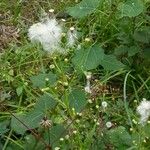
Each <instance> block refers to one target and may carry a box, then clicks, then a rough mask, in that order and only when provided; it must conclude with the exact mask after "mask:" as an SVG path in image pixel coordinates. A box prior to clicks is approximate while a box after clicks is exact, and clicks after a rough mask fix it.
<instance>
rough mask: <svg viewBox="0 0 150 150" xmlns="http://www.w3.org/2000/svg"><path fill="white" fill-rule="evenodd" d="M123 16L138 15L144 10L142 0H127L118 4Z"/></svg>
mask: <svg viewBox="0 0 150 150" xmlns="http://www.w3.org/2000/svg"><path fill="white" fill-rule="evenodd" d="M118 10H119V12H120V15H121V17H136V16H138V15H139V14H141V13H142V12H143V10H144V4H143V1H142V0H127V1H126V2H121V3H120V4H119V6H118Z"/></svg>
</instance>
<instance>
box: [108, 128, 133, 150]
mask: <svg viewBox="0 0 150 150" xmlns="http://www.w3.org/2000/svg"><path fill="white" fill-rule="evenodd" d="M108 136H109V141H110V142H111V143H112V144H113V145H114V146H115V147H116V148H117V149H120V150H124V149H126V148H129V147H130V146H131V145H132V141H131V136H130V134H129V133H128V132H127V131H126V129H125V127H123V126H119V127H117V128H114V129H111V130H110V131H108Z"/></svg>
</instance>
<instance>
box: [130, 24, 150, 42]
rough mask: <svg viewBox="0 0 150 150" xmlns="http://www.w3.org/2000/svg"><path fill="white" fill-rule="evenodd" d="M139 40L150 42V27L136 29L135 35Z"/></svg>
mask: <svg viewBox="0 0 150 150" xmlns="http://www.w3.org/2000/svg"><path fill="white" fill-rule="evenodd" d="M133 37H134V39H135V40H136V41H137V42H141V43H145V44H149V43H150V27H146V28H144V29H141V30H136V31H135V32H134V35H133Z"/></svg>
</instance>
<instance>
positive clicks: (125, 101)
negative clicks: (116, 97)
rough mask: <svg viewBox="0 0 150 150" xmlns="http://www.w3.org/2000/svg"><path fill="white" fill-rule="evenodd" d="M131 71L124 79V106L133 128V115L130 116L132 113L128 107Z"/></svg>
mask: <svg viewBox="0 0 150 150" xmlns="http://www.w3.org/2000/svg"><path fill="white" fill-rule="evenodd" d="M130 72H131V71H129V72H128V73H127V74H126V76H125V79H124V86H123V98H124V107H125V110H126V113H127V116H128V120H129V122H130V125H131V127H132V128H133V124H132V120H131V116H130V113H129V109H128V105H127V93H126V91H127V79H128V76H129V74H130Z"/></svg>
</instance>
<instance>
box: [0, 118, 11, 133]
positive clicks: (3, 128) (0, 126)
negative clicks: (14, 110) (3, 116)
mask: <svg viewBox="0 0 150 150" xmlns="http://www.w3.org/2000/svg"><path fill="white" fill-rule="evenodd" d="M8 125H9V121H8V120H5V121H2V122H0V135H2V134H4V133H6V132H7V131H8V129H7V126H8Z"/></svg>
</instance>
